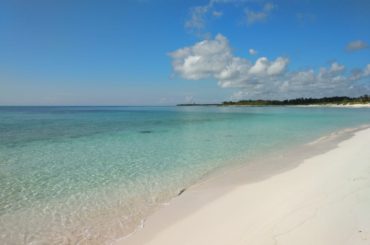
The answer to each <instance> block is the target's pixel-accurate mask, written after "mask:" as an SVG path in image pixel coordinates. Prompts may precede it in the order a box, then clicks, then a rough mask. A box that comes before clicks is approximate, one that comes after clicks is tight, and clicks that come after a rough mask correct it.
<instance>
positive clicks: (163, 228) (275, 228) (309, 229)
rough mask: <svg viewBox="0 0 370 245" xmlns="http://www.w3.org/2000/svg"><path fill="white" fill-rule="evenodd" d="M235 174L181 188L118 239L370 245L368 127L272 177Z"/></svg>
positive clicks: (173, 243) (156, 244)
mask: <svg viewBox="0 0 370 245" xmlns="http://www.w3.org/2000/svg"><path fill="white" fill-rule="evenodd" d="M271 160H272V159H270V164H271ZM276 161H278V160H276ZM233 175H234V176H235V178H234V180H235V181H232V180H233V177H230V176H226V177H222V176H221V177H220V178H216V180H215V181H214V183H204V184H202V185H200V186H196V187H194V188H190V189H189V190H186V191H185V192H184V193H183V194H181V195H180V196H179V197H177V198H174V199H173V200H172V201H171V202H170V203H169V204H168V205H167V206H166V207H163V208H161V209H159V210H157V212H155V213H154V214H153V215H151V216H150V217H149V218H148V219H147V220H146V222H145V225H144V228H143V229H140V230H138V231H137V232H135V233H134V234H133V235H131V236H129V237H126V238H123V239H120V240H119V241H118V242H117V244H121V245H126V244H127V245H139V244H140V245H141V244H150V245H185V244H186V245H197V244H202V245H208V244H212V245H231V244H232V245H239V244H240V245H241V244H243V245H245V244H248V245H253V244H258V245H265V244H266V245H267V244H271V245H276V244H283V245H290V244H291V245H297V244H300V245H305V244H307V245H308V244H310V245H320V244H323V245H324V244H325V245H328V244H329V245H330V244H334V245H340V244H351V245H355V244H370V129H364V130H361V131H358V132H356V133H355V134H354V135H353V136H352V137H351V138H349V139H346V140H344V141H341V142H340V143H339V144H338V145H337V147H335V148H333V147H332V149H331V150H329V151H327V152H325V153H321V154H318V155H315V156H311V157H308V158H306V159H305V160H304V161H301V163H300V164H296V165H295V166H294V167H292V166H291V167H289V168H287V169H285V170H284V171H279V173H277V174H275V175H273V176H265V177H264V178H261V179H260V180H256V181H254V182H252V183H251V182H250V181H249V182H248V181H240V178H243V171H240V172H239V173H233ZM210 182H212V181H210Z"/></svg>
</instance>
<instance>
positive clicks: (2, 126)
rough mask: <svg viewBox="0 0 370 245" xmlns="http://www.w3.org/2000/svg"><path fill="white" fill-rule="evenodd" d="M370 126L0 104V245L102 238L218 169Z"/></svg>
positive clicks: (328, 117) (290, 116)
mask: <svg viewBox="0 0 370 245" xmlns="http://www.w3.org/2000/svg"><path fill="white" fill-rule="evenodd" d="M369 122H370V109H367V108H358V109H352V108H296V107H0V244H74V243H77V242H80V244H84V243H86V244H102V243H109V242H110V241H112V240H114V239H116V238H118V237H122V236H123V235H125V234H128V233H130V232H132V231H133V230H134V229H135V227H137V225H139V224H140V222H141V220H142V219H143V218H144V217H145V216H146V215H147V214H148V213H149V212H150V211H151V210H153V208H154V207H156V206H157V205H158V204H159V203H161V202H165V201H167V200H169V199H170V198H171V197H173V196H176V195H177V194H178V193H179V191H180V190H182V189H183V188H185V187H187V186H189V185H191V184H193V183H195V182H197V181H199V180H200V179H201V178H202V177H203V176H205V175H207V174H209V173H210V172H212V171H214V170H215V169H217V168H221V167H225V166H227V165H230V164H232V163H234V162H240V161H243V162H245V163H246V164H248V160H250V159H253V158H254V157H257V156H260V155H262V154H265V153H267V152H273V151H276V150H283V149H287V148H289V147H292V146H295V145H297V144H303V143H307V142H309V141H312V140H315V139H317V138H318V137H320V136H322V135H324V134H328V133H331V132H333V131H336V130H339V129H343V128H347V127H356V126H359V125H362V124H368V123H369Z"/></svg>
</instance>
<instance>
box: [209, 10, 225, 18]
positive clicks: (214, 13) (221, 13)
mask: <svg viewBox="0 0 370 245" xmlns="http://www.w3.org/2000/svg"><path fill="white" fill-rule="evenodd" d="M223 14H224V13H223V12H222V11H213V12H212V15H213V16H214V17H221V16H222V15H223Z"/></svg>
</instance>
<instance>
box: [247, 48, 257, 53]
mask: <svg viewBox="0 0 370 245" xmlns="http://www.w3.org/2000/svg"><path fill="white" fill-rule="evenodd" d="M248 53H249V54H250V55H256V54H257V50H255V49H252V48H250V49H249V50H248Z"/></svg>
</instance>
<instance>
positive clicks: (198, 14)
mask: <svg viewBox="0 0 370 245" xmlns="http://www.w3.org/2000/svg"><path fill="white" fill-rule="evenodd" d="M209 9H210V6H209V5H206V6H197V7H194V8H192V9H191V11H190V16H191V17H190V19H189V20H187V21H186V22H185V27H186V28H189V29H195V30H201V29H203V28H204V27H205V19H204V15H205V14H206V13H207V12H208V11H209Z"/></svg>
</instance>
